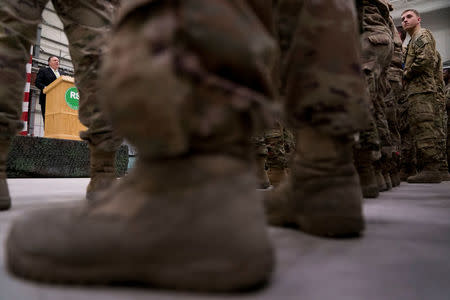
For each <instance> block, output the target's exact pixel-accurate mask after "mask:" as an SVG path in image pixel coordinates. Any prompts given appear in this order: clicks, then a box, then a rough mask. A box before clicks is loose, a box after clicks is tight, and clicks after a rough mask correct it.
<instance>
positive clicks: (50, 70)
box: [35, 56, 61, 126]
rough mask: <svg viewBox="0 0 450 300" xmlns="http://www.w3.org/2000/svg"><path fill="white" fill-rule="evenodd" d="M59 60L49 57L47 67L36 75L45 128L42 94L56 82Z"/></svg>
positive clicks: (44, 97)
mask: <svg viewBox="0 0 450 300" xmlns="http://www.w3.org/2000/svg"><path fill="white" fill-rule="evenodd" d="M58 68H59V59H58V58H57V57H56V56H50V57H49V58H48V67H45V68H41V69H40V70H39V72H38V73H37V75H36V82H35V85H36V87H37V88H38V89H40V90H41V94H40V95H39V104H40V105H41V111H42V119H43V120H44V126H45V103H46V98H47V97H46V95H45V94H44V89H45V87H46V86H48V85H50V84H51V83H52V82H53V81H55V80H56V78H58V77H59V76H61V75H60V73H59V70H58Z"/></svg>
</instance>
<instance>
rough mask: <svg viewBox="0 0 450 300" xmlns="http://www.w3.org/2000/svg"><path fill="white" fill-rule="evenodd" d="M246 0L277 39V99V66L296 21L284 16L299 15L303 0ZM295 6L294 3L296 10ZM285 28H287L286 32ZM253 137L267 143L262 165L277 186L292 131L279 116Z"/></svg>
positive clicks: (279, 85) (291, 146) (291, 144)
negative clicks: (272, 123)
mask: <svg viewBox="0 0 450 300" xmlns="http://www.w3.org/2000/svg"><path fill="white" fill-rule="evenodd" d="M247 2H248V3H249V5H250V6H251V7H252V8H253V10H254V11H255V13H256V15H257V16H258V17H259V18H260V20H262V23H263V24H264V25H265V27H266V28H267V30H268V31H269V32H270V33H271V34H272V35H273V36H274V37H276V38H278V40H279V45H280V50H281V55H280V57H279V59H277V62H278V63H277V64H276V65H275V66H274V69H273V72H272V76H273V81H274V85H275V86H276V87H277V88H278V93H279V95H278V97H276V98H277V101H280V100H281V98H282V97H283V96H284V91H283V88H282V83H281V78H280V70H281V68H282V67H281V64H282V62H283V60H284V57H285V54H286V51H287V49H288V47H289V46H290V40H289V41H288V39H289V38H287V37H286V35H287V34H289V35H290V37H292V35H293V30H294V29H295V25H296V20H295V22H294V23H293V24H286V19H290V18H289V17H290V16H289V15H288V14H295V16H298V8H299V3H300V5H301V3H302V1H299V0H281V1H255V0H248V1H247ZM286 7H289V10H286ZM295 7H297V9H296V10H295ZM292 8H294V10H292ZM274 19H275V20H274ZM291 19H292V18H291ZM289 21H292V20H289ZM289 21H288V22H289ZM283 23H284V24H283ZM291 23H292V22H291ZM280 24H281V25H280ZM286 25H287V26H286ZM280 27H281V28H282V29H280ZM283 30H284V31H283ZM280 31H283V33H281V34H280ZM286 31H290V32H289V33H286ZM278 98H280V99H278ZM256 139H257V140H262V141H263V142H262V144H263V145H265V147H266V149H265V152H266V153H267V155H266V157H265V160H266V163H265V166H266V169H267V172H268V175H269V178H270V181H271V183H272V184H273V185H275V186H276V185H278V184H279V183H280V181H281V180H283V178H284V177H285V175H286V174H287V173H286V168H287V163H288V160H289V153H292V150H293V149H294V147H295V145H294V143H295V141H294V139H293V135H292V132H291V131H290V130H289V129H288V128H286V126H285V124H283V121H282V120H280V119H278V120H277V122H276V125H275V126H272V127H271V128H270V129H268V130H266V131H265V132H264V133H263V134H261V135H260V136H259V137H256ZM260 147H261V146H259V148H260ZM262 152H264V150H263V149H261V148H260V149H259V151H258V153H262ZM260 157H261V155H260Z"/></svg>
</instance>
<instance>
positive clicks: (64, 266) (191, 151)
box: [0, 0, 393, 291]
mask: <svg viewBox="0 0 450 300" xmlns="http://www.w3.org/2000/svg"><path fill="white" fill-rule="evenodd" d="M46 2H47V1H46V0H40V1H8V0H0V4H1V6H0V21H1V23H0V25H1V27H0V28H1V31H0V62H1V64H2V66H4V67H3V68H1V69H0V78H1V79H2V80H1V81H2V84H3V83H4V84H9V85H10V86H4V85H2V87H1V89H0V105H1V106H0V108H1V109H0V125H1V130H0V135H1V139H2V143H3V144H2V145H1V146H2V148H1V149H0V150H1V151H0V152H1V153H0V154H1V158H2V161H1V162H0V165H1V166H2V169H0V171H2V173H1V175H2V178H1V185H0V205H3V209H4V208H9V205H10V202H8V201H10V199H9V193H8V190H7V185H6V181H5V173H4V171H5V170H4V168H5V160H6V154H5V153H7V146H8V145H9V142H10V139H11V137H12V136H13V134H14V133H15V132H16V131H17V130H18V129H19V125H20V122H19V116H20V108H19V106H20V97H19V96H18V95H19V94H20V93H19V92H17V90H18V89H20V82H21V81H20V76H19V75H18V74H19V72H20V68H19V67H24V65H25V61H26V56H27V49H28V47H29V45H30V43H32V42H33V39H34V37H33V35H34V29H35V28H36V24H37V23H38V21H39V16H40V13H41V12H42V9H43V7H44V5H45V4H46ZM52 2H53V4H54V6H55V9H56V11H57V12H58V14H59V15H60V17H61V18H62V21H63V23H64V28H65V31H66V33H68V39H69V43H70V52H71V56H72V58H73V60H74V67H75V73H76V78H77V79H76V80H77V86H78V88H79V90H80V97H81V99H80V107H81V108H80V119H81V121H82V122H83V123H84V124H85V125H86V126H87V127H88V131H87V132H84V133H82V138H83V139H85V140H86V141H88V143H89V146H90V149H91V163H92V165H91V171H92V172H93V175H94V176H93V178H92V179H91V182H90V184H89V187H88V191H87V196H88V201H86V202H85V203H83V204H79V205H77V206H76V207H64V208H61V207H60V208H52V209H44V210H40V211H35V212H32V213H30V214H27V215H25V216H22V217H19V218H17V219H16V220H15V222H14V224H13V225H12V226H11V230H10V233H9V235H8V238H7V242H6V252H7V259H6V261H7V266H8V268H9V270H10V271H11V272H13V273H14V274H17V275H19V276H22V277H25V278H29V279H34V280H39V281H51V282H52V281H57V282H66V283H91V284H92V283H96V284H105V283H111V282H113V283H116V282H141V283H145V284H149V285H152V286H156V287H163V288H172V289H189V290H201V291H235V290H242V289H248V288H251V287H255V286H258V285H260V284H262V283H265V282H267V281H268V279H269V278H270V275H271V273H272V270H273V267H274V255H273V250H272V247H271V244H270V240H269V237H268V233H267V227H266V222H268V223H270V224H272V225H279V226H291V227H292V226H293V227H294V228H297V229H298V230H302V231H304V232H307V233H309V234H313V235H318V236H325V237H354V236H359V235H360V234H361V233H362V231H363V230H364V226H365V225H364V218H363V214H362V194H361V188H360V181H359V178H358V173H357V171H356V169H355V164H354V161H353V151H355V152H356V156H355V157H356V161H359V162H363V163H365V162H370V163H371V165H375V163H377V164H379V165H380V168H381V167H382V166H383V164H381V161H383V162H385V161H388V162H390V161H391V160H392V158H391V157H390V155H389V153H392V152H393V150H392V149H390V150H389V149H388V146H384V144H382V143H381V142H380V139H381V138H380V133H379V131H381V130H379V129H378V128H379V124H378V123H381V122H385V120H386V118H384V117H382V116H381V117H379V118H378V116H376V114H378V113H380V114H381V113H385V111H386V110H385V105H384V102H383V101H382V100H383V99H382V97H381V96H380V95H381V93H379V92H380V90H381V89H385V88H386V89H387V87H383V84H382V82H383V80H382V78H383V76H385V75H384V73H383V72H384V71H383V70H382V68H381V66H383V65H382V64H381V62H383V63H388V62H390V61H391V58H390V56H391V55H392V54H389V53H390V52H389V51H391V48H392V42H391V41H392V31H391V26H389V27H387V28H385V27H384V26H378V25H377V24H379V23H380V22H381V23H383V22H384V20H385V19H386V15H385V14H382V13H385V12H386V11H382V9H381V8H383V6H379V4H378V1H375V0H373V1H363V0H358V1H356V2H357V5H355V3H354V2H353V1H348V0H322V1H316V0H278V1H270V0H265V1H262V0H247V1H241V0H214V1H212V0H183V1H165V0H128V1H124V2H122V3H121V9H120V12H119V14H118V17H117V20H116V22H115V25H114V27H113V30H112V34H111V35H109V34H107V32H108V30H109V28H110V25H111V22H112V14H111V11H112V7H111V6H112V5H111V4H114V3H111V2H110V1H103V0H96V1H92V0H89V1H88V0H78V1H62V0H61V1H60V0H52ZM379 2H380V3H385V2H384V1H381V0H380V1H379ZM374 3H375V4H374ZM357 8H358V10H357ZM358 11H359V12H360V13H359V14H358ZM361 11H362V13H361ZM377 11H378V12H380V13H378V12H377ZM358 15H359V18H358ZM358 20H359V21H360V22H359V26H358ZM389 24H391V23H389ZM370 26H372V27H370ZM358 28H359V29H360V32H359V35H358ZM369 28H373V29H370V30H369ZM375 29H376V30H375ZM388 29H389V31H388ZM374 30H375V31H374ZM107 37H109V38H107ZM107 40H109V41H108V42H107ZM360 40H361V41H362V45H363V47H362V48H363V53H362V57H363V64H361V61H360V59H361V53H360V49H361V43H360V42H359V41H360ZM277 41H279V42H278V43H277ZM106 44H107V45H108V46H107V47H105V45H106ZM278 44H279V46H278ZM378 46H380V47H378ZM385 48H386V49H385ZM105 49H108V51H106V50H105ZM280 49H281V55H280V51H279V50H280ZM100 62H102V68H101V72H99V65H100ZM17 66H19V67H17ZM364 78H365V79H366V80H365V81H364ZM366 83H367V84H368V85H366ZM367 86H368V87H369V89H368V90H367V88H366V87H367ZM11 91H14V92H17V95H16V94H15V93H11ZM383 91H384V90H383ZM384 92H385V93H386V91H384ZM97 99H98V100H97ZM369 99H370V101H368V100H369ZM277 101H278V102H280V103H282V104H283V107H284V111H285V113H284V117H279V118H278V120H275V121H278V122H274V120H273V119H274V118H273V115H274V112H275V111H276V106H277V105H275V104H276V102H277ZM378 106H381V108H382V109H381V108H379V107H378ZM370 111H372V114H371V113H370ZM375 117H376V118H375ZM273 124H278V125H277V126H278V128H275V130H272V131H270V132H272V134H270V133H269V134H266V135H263V138H262V139H263V140H264V139H266V138H269V139H270V138H271V139H272V140H270V142H271V144H273V145H275V146H276V147H275V146H274V147H272V148H271V149H270V151H269V152H268V153H269V154H270V153H277V152H279V153H283V152H288V153H289V152H290V153H291V157H290V158H289V159H285V160H284V161H283V159H282V160H281V162H280V165H279V166H280V169H281V167H283V168H284V167H285V166H286V164H287V165H288V166H289V173H288V174H287V176H286V174H283V172H278V173H279V176H278V177H280V178H281V177H283V176H285V177H286V178H284V179H280V180H282V181H283V183H282V184H280V185H279V187H278V188H277V189H274V190H273V191H271V192H268V193H261V192H258V191H257V190H256V189H255V187H256V186H257V179H256V177H255V161H254V151H253V150H254V145H252V143H251V138H250V137H251V136H257V134H256V133H257V132H259V133H260V132H261V131H262V130H263V129H264V128H267V126H268V125H271V126H272V127H274V125H273ZM382 125H386V124H382ZM286 128H289V130H290V132H291V133H290V134H289V133H288V132H289V130H286ZM382 128H387V126H385V127H382ZM364 130H366V131H364ZM359 132H362V133H361V134H360V139H359V140H360V142H359V143H358V145H356V143H355V136H358V133H359ZM374 132H378V135H375V134H374ZM118 136H124V137H125V138H127V140H129V141H130V143H132V144H133V145H135V146H136V148H137V151H138V153H139V159H138V161H137V162H136V165H135V167H134V168H133V170H132V171H131V172H130V174H128V175H127V176H125V177H124V178H123V179H121V180H120V181H118V182H114V179H113V178H112V177H113V176H112V175H111V174H112V173H111V172H112V171H111V170H112V169H113V168H112V162H111V161H112V159H113V155H111V153H114V151H115V148H116V147H117V144H118V143H117V140H120V139H119V138H117V137H118ZM259 136H261V134H260V135H259ZM386 136H387V135H386ZM293 137H295V142H288V143H287V144H288V146H286V145H285V144H283V146H282V147H280V146H279V145H280V143H279V142H277V140H284V141H286V140H287V141H289V140H292V141H293V140H294V138H293ZM383 138H384V136H383ZM256 139H258V138H256ZM386 139H387V137H386ZM294 145H295V146H294ZM389 145H390V144H389ZM261 153H262V152H261ZM383 154H384V156H383ZM261 155H264V153H262V154H261ZM269 166H270V164H269ZM273 166H276V164H273ZM358 168H359V165H358ZM275 173H276V172H273V174H275ZM286 173H287V172H286ZM263 197H264V198H263Z"/></svg>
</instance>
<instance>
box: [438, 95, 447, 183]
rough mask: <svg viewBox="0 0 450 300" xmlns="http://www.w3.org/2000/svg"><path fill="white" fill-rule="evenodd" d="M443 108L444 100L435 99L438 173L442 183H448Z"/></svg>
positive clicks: (445, 124) (444, 110) (445, 119)
mask: <svg viewBox="0 0 450 300" xmlns="http://www.w3.org/2000/svg"><path fill="white" fill-rule="evenodd" d="M445 106H446V105H445V100H444V99H443V98H440V97H437V98H436V102H435V111H436V118H435V127H436V130H437V134H438V142H437V143H438V149H439V161H440V166H439V171H440V172H441V177H442V181H450V174H449V172H448V162H447V147H446V145H447V111H446V107H445Z"/></svg>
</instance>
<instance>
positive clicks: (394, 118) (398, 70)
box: [384, 18, 403, 183]
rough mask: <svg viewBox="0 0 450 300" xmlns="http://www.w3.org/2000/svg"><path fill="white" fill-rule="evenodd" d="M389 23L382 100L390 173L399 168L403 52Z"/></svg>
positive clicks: (399, 41)
mask: <svg viewBox="0 0 450 300" xmlns="http://www.w3.org/2000/svg"><path fill="white" fill-rule="evenodd" d="M389 24H390V28H391V32H392V36H393V41H394V53H393V55H392V60H391V64H390V65H389V69H388V72H387V79H388V81H389V87H390V89H389V94H388V95H387V96H386V97H385V99H384V101H385V104H386V118H387V121H388V125H389V129H390V133H391V138H392V146H393V154H392V155H393V157H392V160H390V163H391V165H390V166H389V171H390V173H391V174H396V173H397V172H398V171H399V168H400V148H401V138H400V132H399V123H398V115H399V103H400V101H401V97H402V77H403V67H402V62H403V53H402V41H401V39H400V36H399V34H398V31H397V28H396V27H395V25H394V21H393V20H392V18H389ZM396 176H397V175H396ZM396 180H397V178H396ZM397 183H398V182H397Z"/></svg>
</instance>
